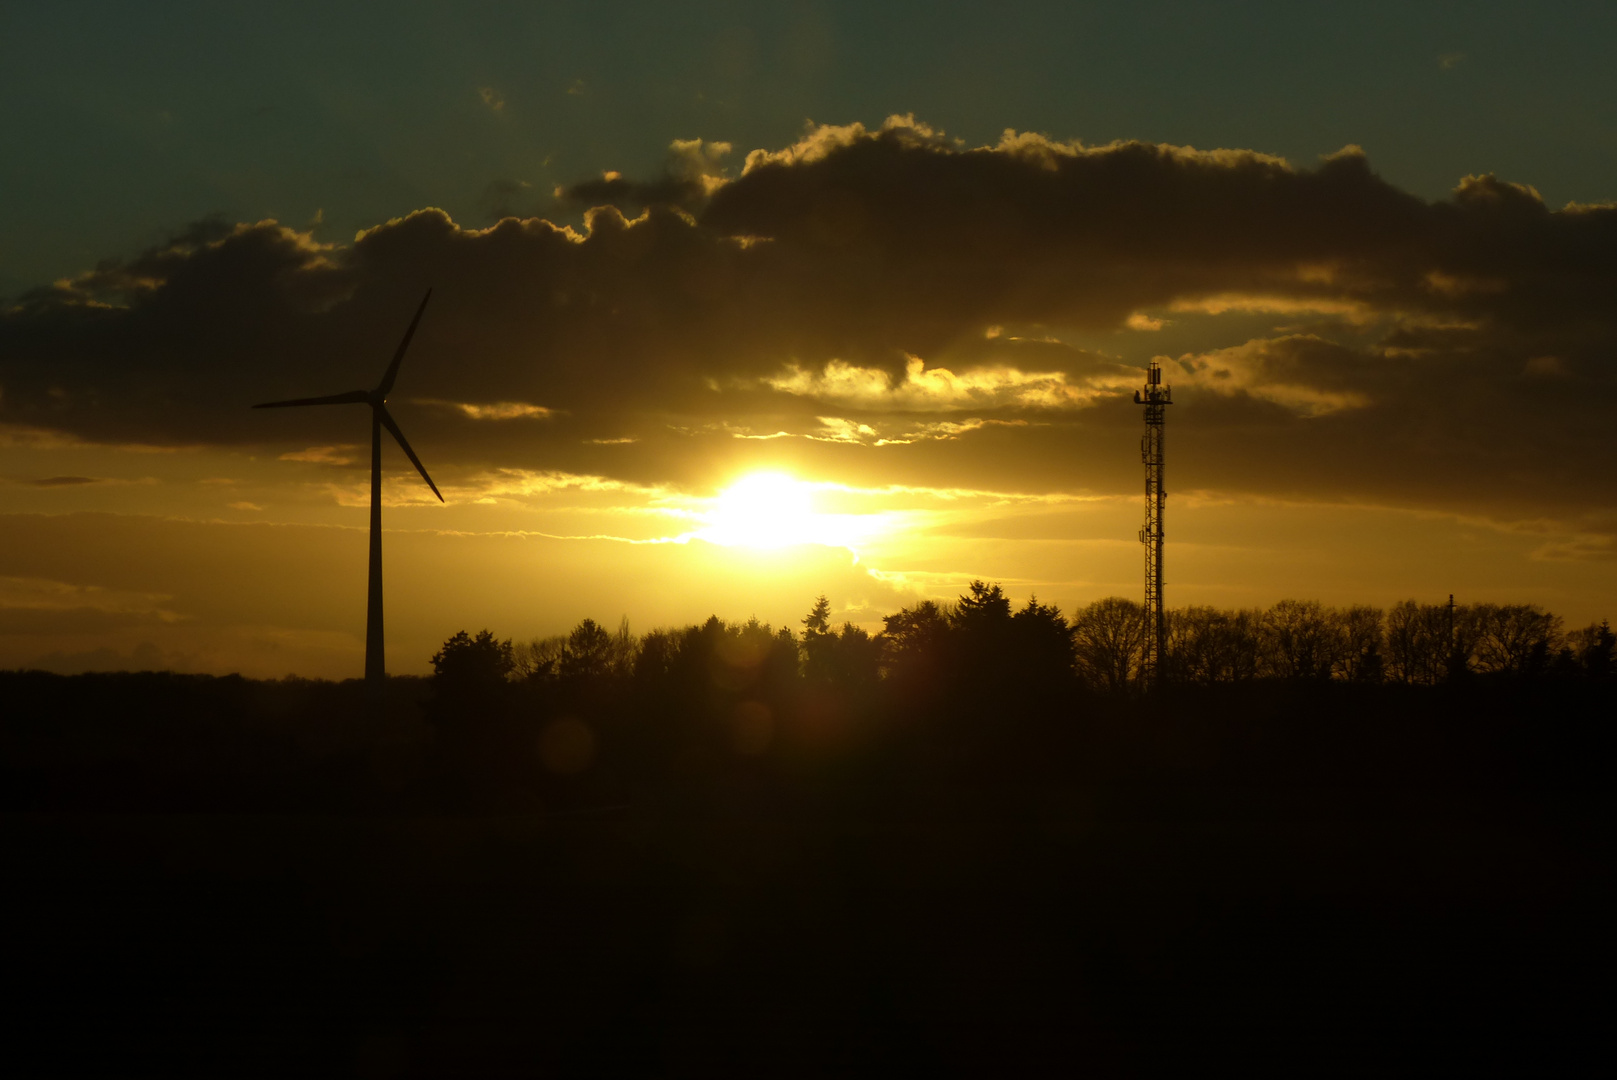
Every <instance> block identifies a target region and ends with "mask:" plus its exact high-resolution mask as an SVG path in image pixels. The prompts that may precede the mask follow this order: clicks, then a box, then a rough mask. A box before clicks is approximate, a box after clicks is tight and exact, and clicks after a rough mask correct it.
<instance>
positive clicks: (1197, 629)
mask: <svg viewBox="0 0 1617 1080" xmlns="http://www.w3.org/2000/svg"><path fill="white" fill-rule="evenodd" d="M1167 614H1168V657H1167V673H1168V675H1169V676H1170V677H1171V678H1174V679H1180V680H1184V681H1187V682H1197V683H1203V684H1208V683H1215V682H1244V681H1246V680H1248V679H1253V678H1256V677H1257V675H1258V673H1259V667H1260V666H1261V657H1260V650H1261V647H1262V626H1263V612H1261V611H1257V610H1241V611H1224V610H1221V609H1219V608H1213V607H1187V608H1179V609H1177V610H1174V611H1170V612H1168V613H1167Z"/></svg>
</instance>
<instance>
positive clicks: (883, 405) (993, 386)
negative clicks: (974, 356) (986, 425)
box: [762, 356, 1115, 412]
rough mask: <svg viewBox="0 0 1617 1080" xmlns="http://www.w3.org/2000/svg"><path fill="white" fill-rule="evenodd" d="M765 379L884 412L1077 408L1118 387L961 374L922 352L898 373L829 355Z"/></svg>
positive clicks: (1059, 378)
mask: <svg viewBox="0 0 1617 1080" xmlns="http://www.w3.org/2000/svg"><path fill="white" fill-rule="evenodd" d="M762 382H763V384H764V385H765V386H768V387H769V388H770V389H772V390H777V391H779V392H781V393H783V394H793V395H796V396H799V397H809V398H813V399H815V400H817V401H828V402H835V403H837V404H842V405H855V406H859V407H861V408H865V409H872V410H877V411H883V412H890V411H901V412H955V411H958V410H961V409H972V408H976V409H982V408H995V407H1000V406H1015V407H1023V408H1037V409H1061V408H1076V407H1080V406H1084V405H1089V404H1092V403H1093V402H1094V401H1095V399H1096V398H1097V397H1098V396H1100V395H1102V394H1103V393H1107V392H1108V391H1109V390H1111V389H1115V388H1107V389H1105V390H1102V389H1096V388H1092V387H1090V386H1084V385H1077V384H1075V383H1073V382H1070V381H1069V379H1068V376H1067V375H1066V374H1065V373H1064V372H1060V371H1031V372H1028V371H1020V370H1018V369H1016V368H1014V367H1008V366H999V367H990V368H973V369H971V370H967V371H962V372H960V373H959V374H956V373H955V372H953V371H950V370H949V369H948V368H942V367H936V368H928V367H927V366H926V361H924V360H922V359H921V358H920V357H918V356H910V357H907V358H906V360H905V365H904V373H903V375H902V376H900V377H898V378H894V377H893V376H892V375H891V374H890V373H889V372H887V371H885V370H883V369H881V368H862V367H855V366H853V365H851V364H845V363H843V362H842V361H840V360H830V361H827V363H826V364H825V366H824V367H823V368H822V369H821V370H820V371H818V372H813V371H805V370H803V368H802V367H800V366H798V365H797V364H789V365H787V366H786V367H785V368H784V369H783V370H782V371H780V372H779V373H777V374H775V375H771V376H766V377H765V378H764V379H763V380H762Z"/></svg>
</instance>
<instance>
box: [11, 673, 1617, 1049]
mask: <svg viewBox="0 0 1617 1080" xmlns="http://www.w3.org/2000/svg"><path fill="white" fill-rule="evenodd" d="M457 693H458V694H459V696H456V695H455V694H451V693H448V692H445V691H444V690H443V689H442V688H441V687H440V688H438V689H436V690H435V689H434V686H433V684H432V683H431V682H429V681H426V680H404V679H395V680H393V681H392V682H391V684H390V686H389V697H388V699H387V701H386V702H385V703H384V704H382V705H379V706H372V705H368V704H367V702H366V699H365V697H364V692H363V688H362V687H361V686H360V685H359V684H357V683H352V684H341V685H332V684H316V683H254V682H249V681H245V680H241V679H234V678H226V679H211V678H203V677H181V676H168V675H122V676H80V677H74V678H61V677H55V676H48V675H41V674H36V673H26V674H18V673H6V674H0V694H3V700H4V701H5V702H6V708H5V719H4V721H3V724H0V796H3V799H4V809H5V814H4V816H3V818H0V835H3V837H4V849H3V850H4V853H5V865H6V869H7V874H6V882H7V883H6V896H7V901H8V902H7V908H8V909H9V910H8V918H7V927H8V931H7V933H6V936H5V946H4V948H5V954H4V957H3V968H4V971H5V973H6V974H5V979H6V983H7V989H8V993H7V998H8V999H9V1001H10V1004H9V1006H8V1008H7V1024H6V1027H7V1029H8V1034H7V1039H6V1042H7V1046H8V1049H7V1052H6V1058H7V1061H8V1064H7V1068H6V1071H7V1073H8V1074H10V1075H175V1074H179V1073H206V1074H209V1075H215V1076H251V1075H262V1076H288V1075H310V1074H314V1075H341V1076H375V1077H381V1076H466V1077H479V1076H498V1075H525V1076H526V1075H592V1074H602V1075H623V1076H678V1075H726V1074H728V1075H736V1074H739V1075H753V1076H822V1075H823V1076H830V1075H847V1074H882V1075H888V1074H896V1073H899V1072H905V1073H913V1074H917V1075H926V1074H938V1073H950V1074H967V1075H1047V1074H1058V1073H1059V1074H1069V1075H1077V1074H1091V1075H1101V1076H1113V1075H1116V1076H1130V1075H1183V1074H1188V1073H1194V1072H1208V1071H1215V1070H1216V1071H1219V1072H1240V1073H1255V1072H1263V1073H1278V1072H1284V1073H1289V1074H1297V1075H1365V1074H1374V1075H1429V1074H1431V1073H1433V1072H1438V1071H1442V1072H1452V1071H1458V1070H1461V1069H1465V1070H1468V1071H1471V1070H1478V1069H1480V1070H1483V1071H1488V1072H1511V1073H1519V1074H1538V1075H1569V1074H1576V1073H1588V1072H1594V1071H1595V1066H1597V1063H1598V1061H1599V1060H1601V1059H1602V1058H1603V1057H1605V1056H1606V1042H1607V1034H1608V1028H1609V979H1610V971H1611V964H1612V960H1613V956H1612V950H1611V949H1610V947H1609V945H1608V944H1607V941H1606V938H1607V936H1608V931H1607V924H1608V923H1609V921H1610V918H1611V911H1612V900H1613V898H1614V891H1613V880H1612V873H1611V860H1610V854H1609V852H1610V849H1611V836H1612V824H1613V814H1612V809H1613V804H1612V786H1611V772H1612V749H1613V738H1612V724H1613V720H1614V715H1613V705H1614V704H1617V694H1614V690H1613V686H1612V684H1610V683H1597V682H1590V681H1568V682H1553V681H1538V682H1533V681H1521V680H1517V681H1509V680H1496V681H1489V680H1485V679H1472V680H1468V681H1465V682H1462V683H1460V684H1458V685H1449V686H1439V687H1393V686H1355V685H1346V684H1341V683H1307V684H1284V683H1265V682H1256V683H1249V684H1244V685H1235V686H1215V687H1207V688H1200V689H1189V688H1186V689H1182V690H1169V691H1166V692H1163V693H1160V694H1157V695H1154V696H1151V697H1149V698H1145V699H1141V698H1137V697H1136V698H1130V697H1124V696H1117V697H1107V696H1100V695H1094V694H1088V693H1085V692H1082V691H1080V690H1077V689H1074V688H1072V687H1070V686H1057V685H1045V686H1028V687H1015V688H1013V687H1007V686H1003V685H1001V686H987V685H985V686H977V687H960V686H952V687H950V688H949V690H948V692H946V693H945V692H940V691H936V690H926V689H920V688H917V687H914V686H912V687H910V688H909V689H908V690H905V689H904V688H902V687H893V686H887V685H885V684H884V685H882V686H879V687H876V688H874V689H870V690H868V692H867V693H866V694H864V695H863V696H862V697H855V696H850V695H849V694H847V693H844V692H842V691H839V690H837V689H835V688H829V689H828V688H824V687H821V688H815V687H813V686H809V685H806V684H803V683H801V682H797V683H792V684H789V685H788V684H783V685H780V686H775V687H770V686H767V685H763V686H761V687H758V686H755V687H752V688H751V689H750V690H749V689H747V688H740V689H738V688H734V687H730V688H726V687H723V686H721V687H719V689H717V690H712V688H709V691H708V692H704V693H703V694H701V695H697V696H692V695H691V694H678V693H673V692H671V691H669V690H668V689H667V688H663V689H662V690H661V691H659V692H658V693H657V694H655V695H654V694H652V693H650V692H649V691H647V690H645V689H644V688H640V689H637V688H635V687H632V686H575V687H571V688H568V687H561V688H557V687H551V688H548V689H545V690H543V691H537V690H529V689H527V688H524V687H509V688H501V689H500V690H499V691H498V692H494V691H488V692H473V691H470V690H465V691H460V692H457ZM740 699H745V701H750V702H752V703H753V704H754V705H757V706H759V707H761V708H763V709H764V712H765V713H767V716H764V714H763V713H759V712H758V710H757V708H752V706H751V705H746V707H743V704H745V703H744V702H743V704H738V700H740ZM754 699H756V700H754ZM748 709H751V711H750V712H749V711H748ZM761 716H763V719H760V717H761ZM561 717H568V718H575V721H576V722H574V723H571V724H569V725H565V726H564V727H562V728H557V727H555V726H554V725H555V724H556V722H557V718H561ZM765 729H767V730H765ZM580 730H582V731H584V734H583V735H582V736H580V735H579V734H578V733H579V731H580ZM760 731H762V732H763V734H762V735H760ZM558 732H560V734H558ZM580 738H582V739H583V740H584V742H585V743H587V744H589V745H584V746H583V748H582V749H580V745H581V744H579V743H578V739H580ZM569 739H572V740H573V741H572V742H569V741H568V740H569Z"/></svg>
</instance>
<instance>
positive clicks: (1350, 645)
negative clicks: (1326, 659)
mask: <svg viewBox="0 0 1617 1080" xmlns="http://www.w3.org/2000/svg"><path fill="white" fill-rule="evenodd" d="M1333 614H1334V616H1335V618H1337V619H1338V620H1339V622H1340V624H1341V635H1342V644H1343V649H1342V656H1341V661H1340V664H1339V667H1338V671H1337V674H1339V675H1341V676H1342V678H1344V679H1348V680H1350V681H1352V682H1380V681H1381V679H1382V675H1383V674H1384V671H1383V662H1382V657H1381V638H1382V631H1381V624H1382V622H1383V619H1384V616H1383V614H1382V611H1381V609H1380V608H1376V607H1368V606H1365V605H1362V604H1355V605H1354V606H1352V607H1349V608H1346V609H1342V610H1336V611H1334V612H1333Z"/></svg>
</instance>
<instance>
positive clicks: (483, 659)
mask: <svg viewBox="0 0 1617 1080" xmlns="http://www.w3.org/2000/svg"><path fill="white" fill-rule="evenodd" d="M511 654H512V649H511V642H510V640H509V639H507V640H505V641H500V640H498V639H496V638H495V636H494V635H493V633H491V632H490V631H488V630H479V631H478V632H477V636H476V637H472V636H471V635H470V634H468V633H466V631H464V630H461V631H458V632H456V633H455V634H454V636H452V637H451V638H450V639H449V640H448V641H445V642H444V644H443V648H441V649H439V650H438V651H437V652H436V653H434V654H433V657H432V674H433V681H434V682H435V683H436V684H437V685H438V686H439V687H441V688H443V689H446V690H450V691H452V692H453V691H465V690H484V689H489V688H491V687H497V686H499V685H501V684H503V683H504V682H505V680H506V676H508V675H510V674H511V671H512V669H513V667H514V666H515V663H514V661H513V659H512V655H511Z"/></svg>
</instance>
